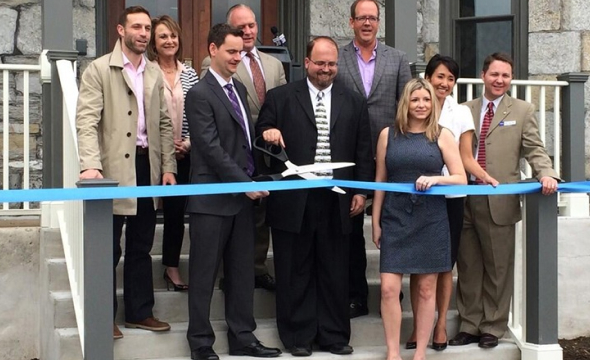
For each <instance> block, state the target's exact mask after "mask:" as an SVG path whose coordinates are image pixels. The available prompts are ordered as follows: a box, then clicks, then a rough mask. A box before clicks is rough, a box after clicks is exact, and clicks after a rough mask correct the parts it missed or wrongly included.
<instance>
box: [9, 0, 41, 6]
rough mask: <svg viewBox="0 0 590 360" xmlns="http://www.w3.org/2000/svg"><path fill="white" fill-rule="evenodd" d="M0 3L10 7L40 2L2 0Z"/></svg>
mask: <svg viewBox="0 0 590 360" xmlns="http://www.w3.org/2000/svg"><path fill="white" fill-rule="evenodd" d="M2 3H3V4H5V5H7V6H10V7H16V6H18V5H31V4H41V0H4V1H2Z"/></svg>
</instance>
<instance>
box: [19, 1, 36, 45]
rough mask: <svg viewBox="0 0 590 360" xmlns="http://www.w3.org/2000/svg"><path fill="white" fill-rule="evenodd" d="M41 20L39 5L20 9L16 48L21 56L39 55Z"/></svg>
mask: <svg viewBox="0 0 590 360" xmlns="http://www.w3.org/2000/svg"><path fill="white" fill-rule="evenodd" d="M41 18H42V14H41V5H33V6H23V7H21V11H20V18H19V28H18V37H17V39H16V47H17V48H18V49H19V50H20V51H21V52H22V53H23V54H40V53H41V47H42V41H41Z"/></svg>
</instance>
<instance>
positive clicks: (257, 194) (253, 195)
mask: <svg viewBox="0 0 590 360" xmlns="http://www.w3.org/2000/svg"><path fill="white" fill-rule="evenodd" d="M269 194H270V193H269V192H268V191H266V190H262V191H248V192H247V193H246V196H247V197H249V198H250V199H251V200H258V199H262V198H264V197H267V196H268V195H269Z"/></svg>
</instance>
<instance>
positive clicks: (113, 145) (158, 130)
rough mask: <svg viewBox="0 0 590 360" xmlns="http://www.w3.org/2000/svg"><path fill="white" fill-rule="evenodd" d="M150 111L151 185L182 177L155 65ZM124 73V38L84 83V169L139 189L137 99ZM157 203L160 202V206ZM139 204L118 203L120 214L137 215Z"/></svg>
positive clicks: (149, 84) (148, 88) (148, 72)
mask: <svg viewBox="0 0 590 360" xmlns="http://www.w3.org/2000/svg"><path fill="white" fill-rule="evenodd" d="M143 81H144V109H145V118H146V127H147V136H148V144H149V159H150V168H151V169H150V171H151V174H150V181H151V184H152V185H157V184H160V183H161V176H162V174H163V173H166V172H171V173H176V160H175V158H174V140H173V133H172V122H171V120H170V117H169V116H168V111H167V108H166V103H165V100H164V92H163V91H164V86H163V79H162V75H161V72H160V69H158V68H157V67H156V66H154V65H153V64H151V63H150V62H149V61H148V62H147V64H146V67H145V72H144V78H143ZM132 89H133V86H132V82H131V80H130V79H129V77H128V76H127V74H126V73H125V71H123V54H122V50H121V43H120V40H119V41H117V44H116V45H115V48H114V50H113V52H112V53H110V54H107V55H104V56H102V57H100V58H98V59H96V60H95V61H93V62H92V63H91V64H90V65H89V66H88V68H87V69H86V71H84V74H83V75H82V80H81V81H80V94H79V97H78V106H77V115H76V128H77V132H78V149H79V156H80V170H81V171H84V170H87V169H98V170H101V171H102V175H103V176H104V177H105V178H108V179H114V180H117V181H119V186H135V185H136V181H135V149H136V145H135V144H136V139H137V113H138V109H137V98H136V97H135V94H134V92H133V90H132ZM156 206H157V199H154V207H156ZM136 211H137V201H136V199H135V198H133V199H121V200H115V201H114V207H113V213H114V214H115V215H135V214H136Z"/></svg>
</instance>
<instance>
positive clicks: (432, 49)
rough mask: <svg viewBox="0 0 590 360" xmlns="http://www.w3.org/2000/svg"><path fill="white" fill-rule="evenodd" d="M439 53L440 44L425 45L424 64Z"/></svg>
mask: <svg viewBox="0 0 590 360" xmlns="http://www.w3.org/2000/svg"><path fill="white" fill-rule="evenodd" d="M439 52H440V51H439V49H438V43H430V44H429V43H427V44H424V62H425V63H428V61H430V59H431V58H432V57H433V56H434V55H436V54H438V53H439Z"/></svg>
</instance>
